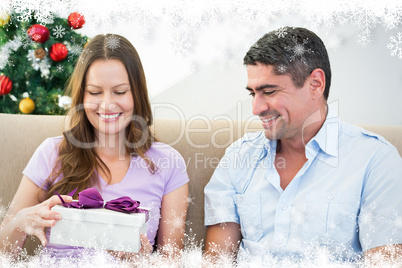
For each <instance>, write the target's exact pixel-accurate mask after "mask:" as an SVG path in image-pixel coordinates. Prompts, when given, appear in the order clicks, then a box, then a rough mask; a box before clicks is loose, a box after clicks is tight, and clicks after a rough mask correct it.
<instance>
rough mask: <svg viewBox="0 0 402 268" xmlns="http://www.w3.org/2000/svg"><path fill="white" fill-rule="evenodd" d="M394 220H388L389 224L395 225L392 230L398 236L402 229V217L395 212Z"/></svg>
mask: <svg viewBox="0 0 402 268" xmlns="http://www.w3.org/2000/svg"><path fill="white" fill-rule="evenodd" d="M393 215H394V219H393V220H387V221H388V222H389V224H391V225H393V227H394V228H393V229H392V234H396V233H397V232H398V230H400V229H402V217H401V216H399V215H398V212H397V211H394V213H393Z"/></svg>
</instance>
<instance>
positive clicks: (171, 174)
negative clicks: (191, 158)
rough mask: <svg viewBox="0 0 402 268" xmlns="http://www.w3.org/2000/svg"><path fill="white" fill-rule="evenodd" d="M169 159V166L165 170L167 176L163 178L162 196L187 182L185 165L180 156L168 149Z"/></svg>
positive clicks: (173, 150)
mask: <svg viewBox="0 0 402 268" xmlns="http://www.w3.org/2000/svg"><path fill="white" fill-rule="evenodd" d="M169 159H170V165H169V167H168V168H167V169H166V171H167V175H166V176H165V179H166V180H165V190H164V192H163V195H166V194H168V193H170V192H172V191H174V190H176V189H177V188H179V187H180V186H183V185H184V184H186V183H188V182H189V178H188V174H187V169H186V163H185V161H184V159H183V157H182V156H181V154H180V153H179V152H178V151H176V150H175V149H173V148H171V147H170V153H169Z"/></svg>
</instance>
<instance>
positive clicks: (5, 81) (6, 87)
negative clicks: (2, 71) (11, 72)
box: [0, 75, 13, 96]
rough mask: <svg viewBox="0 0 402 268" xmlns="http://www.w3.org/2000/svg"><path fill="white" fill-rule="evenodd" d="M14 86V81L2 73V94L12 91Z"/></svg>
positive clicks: (0, 81) (0, 80)
mask: <svg viewBox="0 0 402 268" xmlns="http://www.w3.org/2000/svg"><path fill="white" fill-rule="evenodd" d="M12 88H13V81H11V79H10V78H8V77H7V76H5V75H0V96H1V95H6V94H8V93H10V91H11V89H12Z"/></svg>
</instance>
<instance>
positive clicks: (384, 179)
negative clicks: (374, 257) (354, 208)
mask: <svg viewBox="0 0 402 268" xmlns="http://www.w3.org/2000/svg"><path fill="white" fill-rule="evenodd" d="M384 147H387V148H386V149H385V150H383V151H382V152H380V153H379V154H377V157H376V159H373V161H372V163H371V165H370V166H369V167H368V169H367V173H366V174H367V177H366V183H365V185H364V188H363V191H362V200H361V208H360V214H359V218H358V221H359V239H360V243H361V245H362V249H363V251H366V250H368V249H371V248H375V247H380V246H384V245H391V244H402V198H401V193H402V159H401V157H400V156H399V154H398V151H397V150H396V149H395V148H394V147H392V148H390V147H389V146H384Z"/></svg>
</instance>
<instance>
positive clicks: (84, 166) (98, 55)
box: [0, 34, 189, 256]
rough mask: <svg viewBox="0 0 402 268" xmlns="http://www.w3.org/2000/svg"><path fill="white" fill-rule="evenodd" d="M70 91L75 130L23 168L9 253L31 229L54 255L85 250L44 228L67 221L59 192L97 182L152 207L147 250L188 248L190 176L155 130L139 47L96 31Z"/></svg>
mask: <svg viewBox="0 0 402 268" xmlns="http://www.w3.org/2000/svg"><path fill="white" fill-rule="evenodd" d="M112 39H113V40H114V43H113V44H114V45H113V46H111V47H108V44H109V43H110V40H112ZM116 40H118V46H116V45H115V43H116ZM67 90H68V91H69V92H70V93H71V96H72V99H73V102H72V109H71V111H70V113H69V114H70V119H71V122H70V128H69V130H68V131H66V132H64V133H63V136H60V137H54V138H48V139H46V140H45V141H44V142H43V143H42V144H41V145H40V146H39V147H38V149H37V150H36V152H35V154H34V155H33V156H32V158H31V160H30V161H29V163H28V165H27V166H26V168H25V170H24V171H23V174H24V175H23V178H22V181H21V184H20V186H19V188H18V190H17V193H16V194H15V196H14V199H13V202H12V206H11V207H10V209H9V211H8V213H7V215H6V217H5V218H4V221H3V222H2V225H1V230H0V239H1V240H2V241H3V243H2V251H3V252H4V251H7V252H12V253H13V254H16V253H18V252H19V251H20V250H21V248H22V247H23V244H24V241H25V239H26V236H27V234H30V235H35V236H37V237H38V238H39V239H40V241H41V242H42V245H43V246H45V247H46V248H47V251H49V253H50V254H51V255H53V256H65V255H66V254H70V255H71V254H73V255H74V254H79V251H80V250H81V249H80V248H72V247H68V246H60V245H52V244H49V243H48V241H49V230H50V228H47V229H45V230H47V232H46V233H45V232H44V228H45V227H52V226H54V225H55V223H56V222H57V221H58V220H60V214H58V213H56V212H54V211H51V210H50V209H51V208H52V207H53V206H55V205H56V204H59V203H60V202H61V200H60V199H59V198H58V197H57V196H54V195H53V194H54V192H55V191H56V192H58V193H60V194H63V196H62V197H63V199H64V200H65V201H66V202H71V197H69V196H67V194H68V193H69V192H71V191H72V190H74V189H76V188H78V189H77V193H79V192H80V191H82V190H84V189H86V188H89V187H96V188H97V189H98V190H99V192H100V193H101V194H102V197H103V199H104V200H106V201H107V200H111V199H115V198H118V197H120V196H130V197H131V198H132V199H134V200H138V201H140V202H141V206H142V207H149V208H151V212H150V219H149V222H148V232H147V236H142V237H141V244H142V248H141V252H143V253H145V252H150V251H151V250H152V246H153V245H155V244H156V248H157V249H163V247H165V246H167V247H166V248H169V249H171V248H172V246H173V247H174V248H176V249H177V248H182V246H183V245H182V239H183V237H184V227H185V226H184V225H185V217H186V212H187V203H186V201H187V197H188V181H189V180H188V175H187V172H186V170H185V163H184V160H183V158H182V157H181V156H180V154H179V153H178V152H177V151H175V150H174V149H173V148H171V147H169V146H168V145H165V144H162V143H160V142H157V141H155V138H154V136H153V134H152V133H151V130H150V126H151V124H152V112H151V107H150V103H149V99H148V93H147V86H146V81H145V75H144V71H143V68H142V64H141V61H140V58H139V56H138V54H137V51H136V50H135V48H134V47H133V46H132V44H131V43H130V42H129V41H128V40H127V39H125V38H124V37H122V36H118V35H111V34H107V35H98V36H96V37H95V38H93V39H92V40H91V41H90V42H89V44H88V45H87V47H86V48H85V50H84V51H83V52H82V54H81V56H80V59H79V60H78V63H77V65H76V67H75V69H74V72H73V74H72V76H71V78H70V81H69V84H68V87H67ZM158 165H160V167H158ZM162 165H163V167H162ZM76 195H77V194H75V196H74V198H75V199H76V198H77V196H76ZM177 215H179V217H180V220H181V221H182V226H180V228H178V226H177V217H178V216H177ZM180 220H179V222H180ZM172 222H174V223H175V226H171V225H172ZM156 234H158V236H157V240H156V241H155V237H156ZM4 242H5V243H4ZM67 252H69V253H67Z"/></svg>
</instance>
